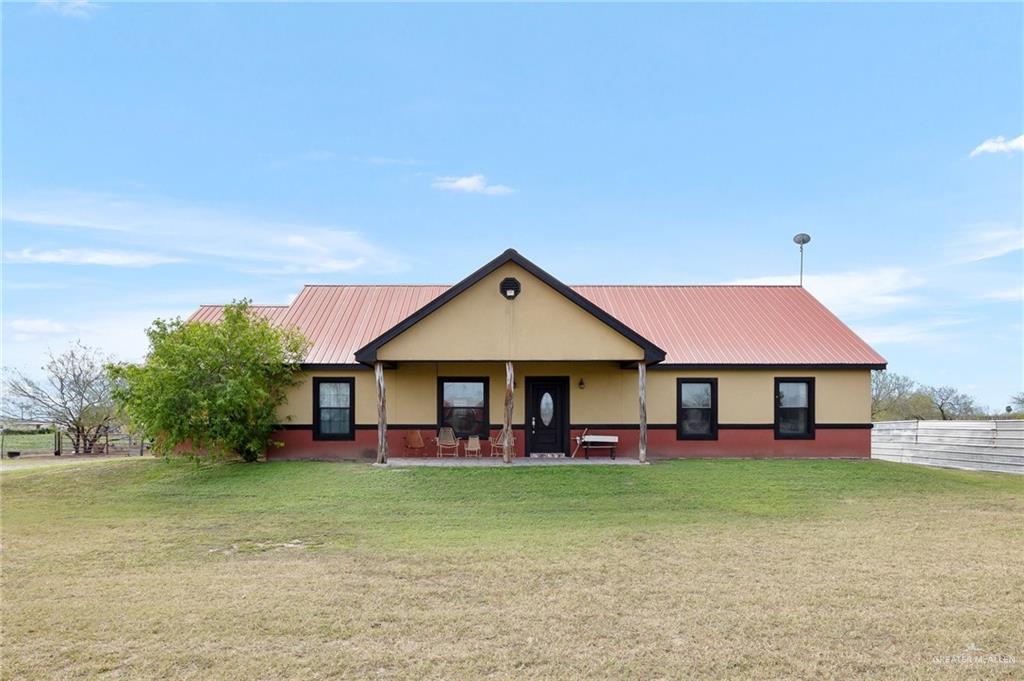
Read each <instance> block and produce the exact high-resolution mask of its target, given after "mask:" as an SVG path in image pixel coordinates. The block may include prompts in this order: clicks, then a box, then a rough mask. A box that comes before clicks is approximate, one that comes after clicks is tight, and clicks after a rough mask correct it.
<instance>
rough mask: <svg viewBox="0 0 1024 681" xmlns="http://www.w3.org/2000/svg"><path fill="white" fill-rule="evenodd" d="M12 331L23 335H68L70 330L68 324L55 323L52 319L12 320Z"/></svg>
mask: <svg viewBox="0 0 1024 681" xmlns="http://www.w3.org/2000/svg"><path fill="white" fill-rule="evenodd" d="M9 325H10V327H11V331H18V332H21V333H43V334H53V333H66V332H67V330H68V326H67V324H62V323H61V322H55V321H54V320H52V319H12V320H11V321H10V322H9Z"/></svg>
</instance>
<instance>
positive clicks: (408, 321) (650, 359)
mask: <svg viewBox="0 0 1024 681" xmlns="http://www.w3.org/2000/svg"><path fill="white" fill-rule="evenodd" d="M509 262H511V263H515V264H516V265H519V266H520V267H521V268H523V269H524V270H526V271H527V272H529V273H530V274H532V275H533V276H535V277H537V278H538V279H540V280H541V281H542V282H544V283H545V284H547V285H548V286H550V287H551V288H553V289H555V290H556V291H558V292H559V293H561V294H562V295H563V296H565V297H566V298H568V299H569V300H570V301H571V302H573V303H575V304H576V305H578V306H579V307H581V308H583V309H584V310H585V311H587V312H589V313H590V314H591V315H593V316H594V317H596V318H597V319H598V320H599V321H601V322H604V324H605V325H607V326H609V327H611V328H612V329H614V330H615V331H617V332H618V333H619V334H621V335H622V336H625V337H626V338H628V339H629V340H630V341H632V342H633V343H636V344H637V345H638V346H640V347H641V348H643V351H644V362H646V363H647V364H656V363H657V362H661V361H664V359H665V351H664V350H662V349H661V348H659V347H658V346H657V345H655V344H654V343H652V342H651V341H649V340H647V339H646V338H644V337H643V336H641V335H640V334H639V333H637V332H636V331H634V330H633V329H631V328H629V327H628V326H626V325H625V324H623V323H622V322H620V321H619V320H618V319H616V318H615V317H613V316H611V315H610V314H608V313H607V312H605V311H604V310H603V309H601V308H600V307H598V306H597V305H595V304H594V303H592V302H590V301H589V300H587V299H586V298H584V297H583V296H581V295H580V294H578V293H576V292H575V291H573V290H572V289H571V288H569V287H568V286H566V285H565V284H563V283H562V282H560V281H559V280H558V279H555V278H554V277H553V276H551V275H550V274H548V273H547V272H545V271H544V270H542V269H541V268H540V267H538V266H537V265H535V264H533V263H532V262H530V261H529V260H527V259H526V258H524V257H523V256H522V255H520V254H519V253H518V252H517V251H516V250H515V249H513V248H509V249H508V250H506V251H505V252H504V253H502V254H501V255H499V256H498V257H497V258H495V259H494V260H492V261H490V262H489V263H487V264H486V265H484V266H483V267H481V268H480V269H478V270H477V271H476V272H473V273H472V274H471V275H469V276H468V277H466V278H465V279H463V280H462V281H460V282H459V283H457V284H455V285H454V286H452V287H451V288H450V289H448V290H447V291H445V292H444V293H442V294H441V295H439V296H438V297H437V298H434V299H433V300H432V301H430V302H429V303H427V304H426V305H424V306H423V307H421V308H420V309H418V310H416V311H415V312H413V313H412V314H411V315H409V316H408V317H406V318H405V319H403V320H402V321H400V322H399V323H398V324H396V325H395V326H393V327H391V328H390V329H388V330H387V331H385V332H384V333H382V334H381V335H379V336H377V337H376V338H374V339H373V340H372V341H370V342H369V343H367V344H366V345H364V346H363V347H361V348H360V349H358V350H356V352H355V358H356V361H357V362H360V363H362V364H373V363H374V362H376V361H377V350H379V349H380V348H381V346H383V345H384V344H385V343H387V342H388V341H390V340H392V339H394V338H395V337H396V336H398V335H399V334H401V333H402V332H404V331H406V330H407V329H409V328H410V327H411V326H413V325H414V324H416V323H417V322H419V321H420V320H422V319H423V318H424V317H426V316H427V315H429V314H430V313H431V312H433V311H434V310H436V309H438V308H439V307H441V306H442V305H444V304H445V303H447V302H448V301H450V300H452V299H453V298H455V297H456V296H458V295H459V294H461V293H462V292H464V291H465V290H466V289H468V288H469V287H471V286H473V285H474V284H476V283H477V282H479V281H480V280H481V279H483V278H484V277H486V276H487V275H488V274H490V273H491V272H493V271H495V270H496V269H498V268H499V267H501V266H502V265H504V264H506V263H509Z"/></svg>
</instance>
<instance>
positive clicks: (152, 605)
mask: <svg viewBox="0 0 1024 681" xmlns="http://www.w3.org/2000/svg"><path fill="white" fill-rule="evenodd" d="M0 484H2V513H3V516H2V517H3V528H2V539H3V547H4V554H3V575H2V588H3V593H2V595H3V603H2V614H3V622H4V643H3V656H4V665H3V675H4V678H46V677H56V678H71V677H85V678H93V677H97V678H103V677H107V676H109V677H112V678H113V677H116V678H194V679H210V678H218V679H220V678H224V679H250V678H295V679H308V678H366V677H382V678H424V677H435V678H467V677H483V676H487V677H494V678H574V677H590V678H608V677H616V678H623V677H625V678H638V679H640V678H643V679H646V678H681V677H686V676H698V677H721V678H732V677H737V676H740V677H750V676H759V677H785V678H793V677H803V678H821V677H829V676H834V677H837V678H850V677H853V676H862V675H873V676H881V677H889V678H896V677H900V678H922V679H926V678H934V677H936V676H942V677H944V678H975V677H976V675H977V674H978V673H979V670H980V671H981V672H983V673H984V675H986V677H991V678H1000V677H1004V678H1012V677H1013V676H1015V675H1017V674H1020V673H1022V672H1024V666H1022V664H1021V660H1022V659H1024V650H1022V646H1021V641H1022V627H1021V618H1020V613H1021V612H1022V611H1024V596H1022V594H1024V549H1022V546H1024V523H1022V518H1024V478H1021V477H1013V476H1009V475H995V474H979V473H967V472H958V471H946V470H937V469H926V468H920V467H912V466H900V465H896V464H886V463H881V462H868V461H863V462H853V461H739V460H734V461H680V462H673V463H665V464H657V465H652V466H645V467H640V466H633V467H627V466H620V467H551V468H518V469H499V470H492V469H472V468H466V469H458V468H450V469H408V470H382V469H377V468H373V467H370V466H367V465H360V464H328V463H272V464H255V465H244V464H226V465H220V466H213V467H201V468H197V467H196V466H194V465H192V464H189V463H185V462H180V461H176V462H164V461H160V460H155V459H151V458H146V459H144V460H142V459H134V460H115V461H110V462H106V463H100V462H96V463H93V464H91V465H84V464H76V463H69V464H68V465H61V466H52V467H48V468H37V469H29V470H17V469H16V468H7V469H5V470H4V472H3V474H2V476H0ZM972 644H974V645H977V646H979V647H981V648H984V649H985V650H986V651H987V652H988V653H992V654H999V655H1012V656H1016V659H1017V663H1016V664H1008V663H983V664H981V665H979V664H974V665H970V664H964V663H957V662H950V661H949V660H945V659H944V656H956V655H959V654H960V653H962V652H963V650H964V649H965V648H966V647H967V646H969V645H972Z"/></svg>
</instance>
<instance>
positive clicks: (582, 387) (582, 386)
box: [577, 378, 587, 390]
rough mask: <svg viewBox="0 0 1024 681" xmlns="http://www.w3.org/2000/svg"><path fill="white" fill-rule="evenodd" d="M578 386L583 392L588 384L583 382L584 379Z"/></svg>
mask: <svg viewBox="0 0 1024 681" xmlns="http://www.w3.org/2000/svg"><path fill="white" fill-rule="evenodd" d="M577 385H579V387H580V390H583V389H584V388H586V387H587V384H586V383H584V382H583V379H582V378H581V379H580V382H579V383H578V384H577Z"/></svg>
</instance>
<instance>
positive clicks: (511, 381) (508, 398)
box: [501, 360, 515, 463]
mask: <svg viewBox="0 0 1024 681" xmlns="http://www.w3.org/2000/svg"><path fill="white" fill-rule="evenodd" d="M514 385H515V374H514V373H513V369H512V360H508V361H507V362H505V420H504V421H503V422H502V424H501V444H502V451H503V452H504V454H502V459H504V461H505V463H512V387H513V386H514Z"/></svg>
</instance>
